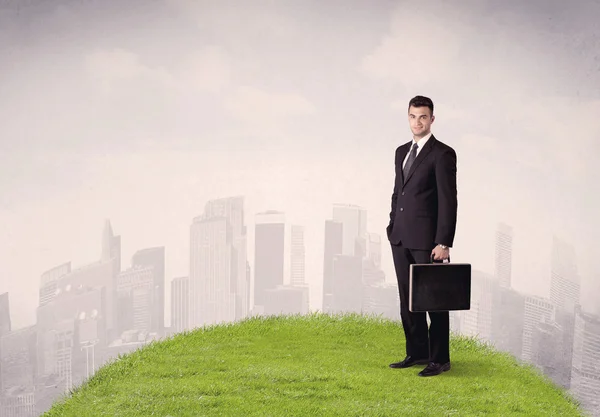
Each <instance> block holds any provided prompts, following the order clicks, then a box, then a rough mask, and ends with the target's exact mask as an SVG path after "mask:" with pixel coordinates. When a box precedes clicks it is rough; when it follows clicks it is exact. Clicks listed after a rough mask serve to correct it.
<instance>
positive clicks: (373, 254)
mask: <svg viewBox="0 0 600 417" xmlns="http://www.w3.org/2000/svg"><path fill="white" fill-rule="evenodd" d="M367 258H368V259H370V260H371V261H372V262H373V266H374V267H375V268H381V235H379V234H377V233H368V234H367Z"/></svg>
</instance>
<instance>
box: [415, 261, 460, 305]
mask: <svg viewBox="0 0 600 417" xmlns="http://www.w3.org/2000/svg"><path fill="white" fill-rule="evenodd" d="M408 309H409V310H410V311H412V312H414V313H417V312H426V311H451V310H470V309H471V264H466V263H450V259H448V262H440V261H433V259H432V262H431V263H427V264H411V265H410V275H409V301H408Z"/></svg>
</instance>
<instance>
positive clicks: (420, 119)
mask: <svg viewBox="0 0 600 417" xmlns="http://www.w3.org/2000/svg"><path fill="white" fill-rule="evenodd" d="M434 120H435V116H433V115H432V114H431V110H429V107H427V106H423V107H413V106H410V108H409V109H408V123H409V124H410V130H411V131H412V133H413V135H415V137H416V138H422V137H423V136H426V135H428V134H429V132H430V131H431V124H432V123H433V121H434Z"/></svg>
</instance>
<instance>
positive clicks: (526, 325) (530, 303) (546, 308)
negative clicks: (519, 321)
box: [521, 296, 555, 363]
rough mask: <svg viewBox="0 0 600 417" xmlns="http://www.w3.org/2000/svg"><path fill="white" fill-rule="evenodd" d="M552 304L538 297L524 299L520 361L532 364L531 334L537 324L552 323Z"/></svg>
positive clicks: (533, 359)
mask: <svg viewBox="0 0 600 417" xmlns="http://www.w3.org/2000/svg"><path fill="white" fill-rule="evenodd" d="M554 310H555V307H554V304H553V303H552V302H550V300H548V299H546V298H543V297H538V296H527V297H525V309H524V314H525V315H524V317H523V351H522V356H521V357H522V359H523V360H524V361H526V362H530V363H534V361H535V355H534V346H533V342H534V341H533V333H534V331H535V329H536V327H537V326H538V324H539V323H542V322H546V323H548V322H552V321H554V317H555V314H554Z"/></svg>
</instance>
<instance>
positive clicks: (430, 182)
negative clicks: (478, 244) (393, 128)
mask: <svg viewBox="0 0 600 417" xmlns="http://www.w3.org/2000/svg"><path fill="white" fill-rule="evenodd" d="M412 144H413V142H412V141H410V142H408V143H406V144H404V145H402V146H399V147H398V148H397V149H396V157H395V164H396V176H395V179H394V191H393V193H392V202H391V204H392V210H391V212H390V223H389V225H388V227H387V235H388V239H389V240H390V242H391V243H392V244H395V245H402V246H404V247H406V248H409V249H422V250H431V249H433V247H435V246H436V245H437V244H442V245H446V246H449V247H451V246H452V244H453V243H454V234H455V231H456V217H457V210H458V200H457V189H456V152H455V151H454V149H452V148H451V147H450V146H448V145H446V144H445V143H443V142H440V141H439V140H437V139H436V138H435V136H434V135H431V137H430V138H429V140H428V141H427V143H425V145H424V146H423V149H421V151H420V152H419V154H418V155H417V158H416V159H415V161H414V163H413V164H412V166H411V168H410V171H409V172H408V175H407V176H406V178H404V175H403V173H402V165H403V162H404V158H405V157H406V154H407V153H408V152H409V151H410V148H411V147H412Z"/></svg>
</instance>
